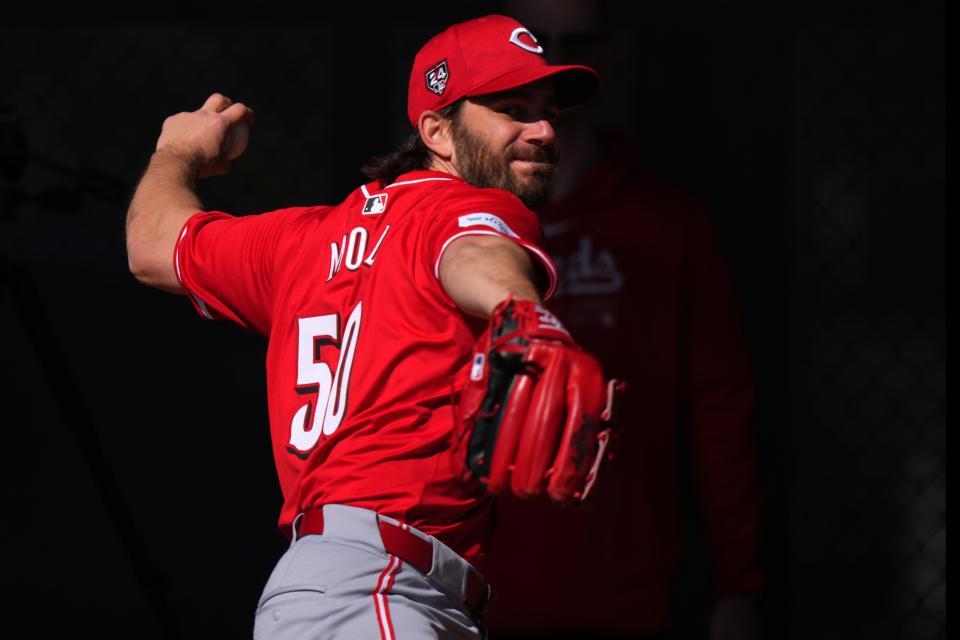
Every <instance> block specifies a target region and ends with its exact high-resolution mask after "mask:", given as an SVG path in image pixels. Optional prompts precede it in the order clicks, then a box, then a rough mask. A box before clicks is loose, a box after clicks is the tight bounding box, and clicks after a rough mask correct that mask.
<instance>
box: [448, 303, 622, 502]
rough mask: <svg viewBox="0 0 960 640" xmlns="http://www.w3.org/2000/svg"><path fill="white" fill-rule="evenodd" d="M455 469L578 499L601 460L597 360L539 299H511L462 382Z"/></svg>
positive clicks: (500, 487)
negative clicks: (580, 345) (530, 300)
mask: <svg viewBox="0 0 960 640" xmlns="http://www.w3.org/2000/svg"><path fill="white" fill-rule="evenodd" d="M458 383H459V384H458V386H459V387H460V394H459V398H458V401H457V404H456V407H455V412H456V418H457V423H456V427H455V428H454V434H453V442H452V449H453V467H454V473H456V474H457V476H458V477H460V478H461V479H463V480H468V481H477V482H480V483H481V484H482V485H483V486H485V487H486V489H487V491H488V492H490V493H494V494H496V493H501V492H502V491H504V490H505V489H507V488H508V487H509V489H510V491H512V492H513V493H514V494H515V495H517V496H520V497H521V498H535V497H538V496H540V495H543V494H544V493H546V494H547V496H549V498H550V500H552V501H553V502H555V503H557V504H559V505H563V506H569V505H574V504H577V503H580V502H583V501H584V500H586V499H587V496H589V494H590V491H591V489H592V487H593V485H594V482H595V481H596V479H597V472H598V471H599V468H600V465H601V463H602V462H603V460H604V458H605V457H606V456H607V452H606V449H607V444H608V443H609V441H610V436H611V430H612V417H613V415H612V414H613V399H614V396H615V395H617V393H618V392H620V391H622V390H623V388H624V384H623V383H618V382H617V381H616V380H610V381H609V382H605V380H604V377H603V371H602V370H601V368H600V363H599V362H598V361H597V359H596V358H594V357H593V356H592V355H590V354H589V353H587V352H585V351H584V350H583V349H581V348H580V347H578V346H577V345H576V344H575V343H574V341H573V338H571V337H570V334H569V333H568V332H567V330H566V329H565V328H564V327H563V325H562V324H560V321H559V320H557V318H556V317H555V316H554V315H553V314H552V313H550V312H549V311H547V310H546V309H545V308H544V307H542V306H541V305H539V304H536V303H533V302H528V301H522V300H513V299H512V298H507V299H506V300H504V301H503V302H502V303H500V305H499V306H498V307H497V308H496V309H495V310H494V312H493V315H492V316H491V317H490V325H489V326H488V327H487V330H486V331H485V332H484V334H483V335H482V336H481V337H480V340H479V341H478V342H477V344H476V346H475V347H474V351H473V357H472V361H471V364H470V366H469V367H467V369H466V370H465V372H464V374H463V378H462V379H461V380H459V381H458Z"/></svg>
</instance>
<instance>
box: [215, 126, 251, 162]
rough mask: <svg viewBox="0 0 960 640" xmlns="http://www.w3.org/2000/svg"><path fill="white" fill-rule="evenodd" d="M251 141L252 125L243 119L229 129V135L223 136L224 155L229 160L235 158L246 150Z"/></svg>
mask: <svg viewBox="0 0 960 640" xmlns="http://www.w3.org/2000/svg"><path fill="white" fill-rule="evenodd" d="M249 143H250V125H249V124H247V122H246V121H245V120H241V121H240V122H238V123H236V124H235V125H233V126H232V127H230V128H229V129H228V130H227V135H226V136H224V138H223V146H222V147H221V148H222V149H223V155H225V156H226V157H227V160H234V159H236V158H239V157H240V155H241V154H242V153H243V152H244V151H246V149H247V145H248V144H249Z"/></svg>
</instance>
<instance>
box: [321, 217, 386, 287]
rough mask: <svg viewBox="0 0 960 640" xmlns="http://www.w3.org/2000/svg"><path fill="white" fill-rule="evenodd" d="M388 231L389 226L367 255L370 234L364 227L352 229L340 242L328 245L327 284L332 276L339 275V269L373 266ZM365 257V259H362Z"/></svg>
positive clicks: (352, 269) (354, 269) (353, 269)
mask: <svg viewBox="0 0 960 640" xmlns="http://www.w3.org/2000/svg"><path fill="white" fill-rule="evenodd" d="M389 231H390V225H387V226H386V227H385V228H384V230H383V233H381V234H380V239H379V240H377V243H376V244H375V245H373V248H372V249H371V250H370V253H369V254H368V255H367V245H368V244H369V238H370V232H369V231H367V230H366V229H365V228H364V227H354V228H353V229H351V231H350V233H345V234H344V235H343V238H342V239H341V240H340V242H331V243H330V275H329V276H327V282H330V281H331V280H333V276H335V275H337V274H338V273H340V267H342V266H345V267H346V268H347V269H348V270H350V271H356V270H357V269H359V268H360V265H364V264H365V265H367V266H368V267H372V266H373V261H374V260H375V259H376V257H377V252H378V251H379V250H380V245H381V244H383V239H384V238H386V237H387V232H389ZM364 255H366V257H364Z"/></svg>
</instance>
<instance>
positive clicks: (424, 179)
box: [384, 178, 453, 189]
mask: <svg viewBox="0 0 960 640" xmlns="http://www.w3.org/2000/svg"><path fill="white" fill-rule="evenodd" d="M432 180H446V181H449V180H453V178H420V179H419V180H404V181H403V182H394V183H393V184H388V185H387V186H385V187H384V189H389V188H390V187H399V186H400V185H402V184H416V183H418V182H430V181H432Z"/></svg>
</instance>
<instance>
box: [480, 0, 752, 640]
mask: <svg viewBox="0 0 960 640" xmlns="http://www.w3.org/2000/svg"><path fill="white" fill-rule="evenodd" d="M503 12H504V13H505V14H507V15H509V16H511V17H513V18H515V19H517V20H519V21H521V22H522V23H523V24H525V25H526V26H527V27H528V28H529V29H530V30H531V31H532V32H533V34H534V35H535V36H536V37H537V39H538V41H539V42H540V44H541V45H542V46H543V48H544V50H545V51H546V52H547V56H548V59H549V60H550V62H551V63H552V64H571V63H577V64H585V65H587V66H590V67H591V68H594V69H597V70H598V72H599V73H600V74H601V76H603V75H604V71H606V70H608V69H609V68H610V65H611V64H612V63H613V62H614V61H615V51H614V48H613V46H612V44H611V43H610V41H609V40H608V38H607V34H606V33H605V27H606V22H607V16H606V7H605V5H604V3H601V2H589V1H584V0H561V1H557V0H549V1H548V0H510V1H508V2H506V3H505V4H504V6H503ZM551 56H552V59H550V58H551ZM608 90H609V87H608ZM594 116H595V114H594V113H593V112H592V111H591V110H590V108H589V107H585V108H579V109H572V110H568V111H566V112H565V113H564V114H562V116H561V120H560V123H559V125H558V131H559V134H560V135H559V137H560V138H561V139H562V140H563V145H562V147H561V148H560V150H559V151H560V156H561V157H562V158H563V161H562V162H560V163H558V169H557V171H556V173H555V175H554V195H553V199H552V200H550V201H548V202H547V203H546V204H545V205H543V206H541V207H539V208H538V210H537V212H538V215H539V217H540V220H541V223H542V227H543V234H544V241H543V245H542V246H544V248H546V250H547V251H548V252H549V253H550V255H551V256H552V257H553V258H554V260H555V262H556V264H557V266H558V268H559V270H560V283H561V284H560V288H559V290H558V292H557V294H556V296H555V297H554V300H553V303H552V305H551V309H552V310H553V311H554V312H555V313H557V314H558V315H559V316H560V317H563V318H564V320H565V322H566V324H567V326H568V327H569V328H570V330H571V331H572V332H573V333H574V334H575V335H577V336H578V339H579V341H580V342H581V344H582V345H583V346H584V348H586V349H588V350H589V351H590V352H592V353H594V354H596V355H597V356H598V357H599V358H600V360H601V362H602V363H603V365H604V370H605V371H607V372H608V373H609V374H612V375H613V376H615V377H617V378H619V379H625V380H627V381H628V384H629V385H630V391H629V393H628V394H627V398H626V402H625V405H626V406H625V411H622V412H621V413H620V415H619V416H618V423H619V424H620V434H619V436H620V442H618V443H617V444H618V445H619V446H618V447H617V453H616V455H615V457H614V459H613V461H612V463H611V464H610V465H609V466H608V467H605V469H604V473H603V474H602V475H601V477H600V479H599V481H598V485H599V488H600V489H601V490H600V491H598V493H597V496H596V503H595V504H594V505H593V508H592V509H589V510H584V511H582V512H581V513H576V514H573V517H571V514H570V513H562V512H560V511H559V510H557V509H553V508H551V507H550V506H549V505H543V504H537V503H527V502H523V501H519V500H517V499H515V498H512V497H510V496H505V497H502V498H500V500H499V505H498V506H499V509H500V514H499V527H498V529H497V532H496V535H495V539H494V543H493V548H492V551H491V559H492V560H493V562H492V566H493V570H492V572H491V582H492V583H493V584H494V585H497V589H496V591H495V593H494V599H493V601H492V603H491V605H490V608H489V609H488V613H489V624H490V629H491V631H492V632H493V634H494V635H493V637H494V638H497V637H500V638H506V637H520V636H522V637H528V636H531V635H537V634H543V635H544V636H546V635H549V636H550V637H553V638H556V637H563V636H566V637H585V636H586V635H587V634H589V636H590V637H598V636H602V635H605V634H606V635H610V636H613V635H616V636H617V637H622V636H624V635H626V636H629V637H636V638H651V639H653V638H658V639H659V638H669V637H671V636H670V629H671V608H672V603H671V598H672V594H673V593H674V591H675V587H676V581H677V577H678V572H679V567H680V547H681V539H682V535H681V531H682V528H681V524H680V522H681V517H680V513H681V497H682V492H681V489H680V487H681V479H680V475H681V469H684V468H689V469H690V471H691V478H690V483H691V484H692V485H693V486H694V488H695V491H696V495H697V500H698V510H699V520H700V521H701V522H702V525H703V530H704V539H705V541H706V547H707V555H708V558H709V566H710V584H711V586H712V590H713V594H714V596H715V603H714V605H713V609H712V615H711V618H710V620H709V637H710V639H711V640H751V639H753V638H756V637H758V630H757V622H756V618H757V615H756V609H755V600H756V598H757V596H758V594H759V593H760V592H761V590H762V588H763V585H764V575H763V571H762V569H761V566H760V563H759V560H758V542H759V512H760V500H759V493H760V492H759V488H758V477H757V469H756V459H755V452H754V448H753V444H752V434H751V416H752V406H753V384H752V379H751V371H750V366H749V362H748V358H747V355H746V349H745V343H744V338H743V336H742V334H741V327H740V320H739V312H738V309H737V304H736V300H735V292H734V288H733V283H732V281H731V276H730V273H729V269H728V267H727V265H726V263H725V260H724V258H723V256H722V252H721V248H720V247H719V245H718V240H717V237H716V235H715V233H714V231H713V229H712V227H711V221H710V217H709V215H708V213H707V211H705V209H704V207H703V206H702V205H701V204H700V203H698V202H697V201H696V200H695V199H694V198H692V197H690V196H688V195H687V194H685V193H683V192H682V191H681V190H680V189H678V188H676V187H675V186H672V185H671V184H670V183H668V182H666V181H664V180H661V179H658V178H657V177H654V176H653V175H651V173H650V172H649V171H648V170H646V169H645V168H644V166H643V162H642V160H641V157H640V154H641V153H642V150H639V151H638V149H636V148H635V147H634V145H633V144H632V143H631V142H630V141H629V139H628V138H627V137H626V136H624V135H622V134H618V133H615V132H612V131H607V130H604V129H602V128H601V127H598V126H597V123H596V122H595V121H594ZM683 459H686V460H688V461H689V462H688V464H683V463H681V460H683ZM501 573H502V574H503V575H500V574H501Z"/></svg>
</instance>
